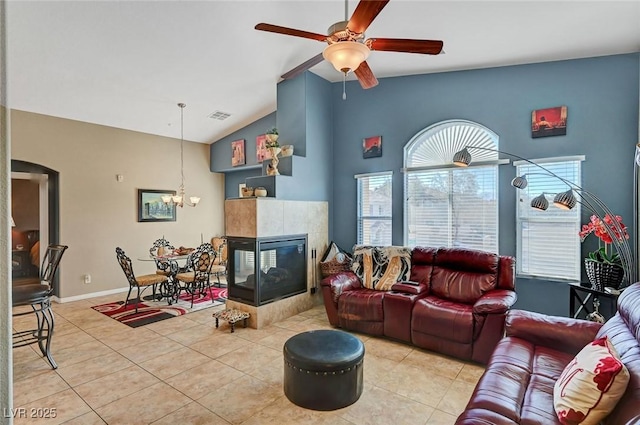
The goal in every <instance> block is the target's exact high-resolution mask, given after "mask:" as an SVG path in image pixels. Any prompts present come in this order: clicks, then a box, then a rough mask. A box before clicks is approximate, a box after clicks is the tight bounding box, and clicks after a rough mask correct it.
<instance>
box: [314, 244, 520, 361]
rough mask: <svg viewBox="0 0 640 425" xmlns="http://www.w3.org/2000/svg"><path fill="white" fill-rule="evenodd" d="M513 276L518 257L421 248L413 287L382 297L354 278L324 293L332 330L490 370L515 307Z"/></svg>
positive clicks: (414, 257)
mask: <svg viewBox="0 0 640 425" xmlns="http://www.w3.org/2000/svg"><path fill="white" fill-rule="evenodd" d="M514 274H515V260H514V258H513V257H507V256H499V255H497V254H493V253H488V252H483V251H475V250H469V249H462V248H430V247H416V248H414V249H413V250H412V252H411V277H410V281H411V283H406V282H400V283H396V284H395V285H393V287H392V290H391V291H386V292H385V291H375V290H371V289H367V288H364V287H363V286H362V285H361V282H360V279H359V278H358V277H357V276H356V275H355V274H354V273H353V272H350V271H348V272H341V273H338V274H335V275H332V276H329V277H326V278H325V279H323V280H322V283H321V286H322V293H323V297H324V305H325V309H326V311H327V316H328V318H329V322H330V323H331V325H333V326H337V327H340V328H344V329H350V330H354V331H358V332H363V333H367V334H371V335H379V336H386V337H389V338H393V339H396V340H400V341H403V342H407V343H412V344H414V345H416V346H418V347H422V348H426V349H428V350H431V351H437V352H440V353H443V354H447V355H450V356H453V357H457V358H460V359H464V360H472V361H475V362H478V363H486V362H487V361H488V359H489V357H490V355H491V352H492V351H493V349H494V348H495V346H496V344H497V343H498V341H499V340H500V339H501V338H502V336H503V335H504V320H505V315H506V312H507V311H508V310H509V308H510V307H511V306H512V305H513V303H515V301H516V293H515V290H514V288H515V279H514Z"/></svg>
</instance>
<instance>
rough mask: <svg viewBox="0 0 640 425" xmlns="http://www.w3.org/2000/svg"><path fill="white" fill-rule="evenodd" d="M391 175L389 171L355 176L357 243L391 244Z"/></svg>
mask: <svg viewBox="0 0 640 425" xmlns="http://www.w3.org/2000/svg"><path fill="white" fill-rule="evenodd" d="M391 177H392V173H391V172H384V173H376V174H363V175H358V176H356V179H357V181H358V244H364V245H391V221H392V198H391V185H392V180H391Z"/></svg>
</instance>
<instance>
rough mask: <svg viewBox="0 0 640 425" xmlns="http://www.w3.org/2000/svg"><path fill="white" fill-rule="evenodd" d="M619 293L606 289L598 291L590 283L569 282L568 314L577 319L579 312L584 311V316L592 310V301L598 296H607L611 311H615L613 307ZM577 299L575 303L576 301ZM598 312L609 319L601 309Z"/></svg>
mask: <svg viewBox="0 0 640 425" xmlns="http://www.w3.org/2000/svg"><path fill="white" fill-rule="evenodd" d="M619 295H620V294H619V293H609V292H606V291H598V290H596V289H593V288H592V287H591V284H590V283H582V284H581V283H577V282H570V283H569V316H570V317H573V318H574V319H577V318H579V317H580V314H581V313H583V312H584V317H586V316H587V315H588V314H589V313H592V312H593V311H594V308H593V303H594V302H596V300H598V299H599V298H607V299H609V300H610V303H612V304H613V308H612V309H611V310H612V311H614V312H615V307H616V304H617V302H618V296H619ZM576 301H577V303H576ZM600 314H602V315H603V316H605V318H606V319H609V317H607V316H606V315H605V314H603V312H602V311H600Z"/></svg>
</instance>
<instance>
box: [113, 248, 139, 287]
mask: <svg viewBox="0 0 640 425" xmlns="http://www.w3.org/2000/svg"><path fill="white" fill-rule="evenodd" d="M116 258H117V259H118V263H119V264H120V267H122V271H123V272H124V275H125V276H126V277H127V280H128V281H129V285H131V286H138V281H137V280H136V276H135V275H134V274H133V265H132V264H131V258H129V257H127V254H125V253H124V250H123V249H122V248H120V247H117V248H116Z"/></svg>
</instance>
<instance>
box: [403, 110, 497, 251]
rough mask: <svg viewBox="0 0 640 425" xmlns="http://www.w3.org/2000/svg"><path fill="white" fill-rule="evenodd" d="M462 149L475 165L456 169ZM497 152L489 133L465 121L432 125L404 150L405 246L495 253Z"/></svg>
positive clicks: (491, 133) (494, 137) (480, 126)
mask: <svg viewBox="0 0 640 425" xmlns="http://www.w3.org/2000/svg"><path fill="white" fill-rule="evenodd" d="M465 147H466V148H469V151H470V152H471V154H472V155H473V162H472V163H471V165H470V166H469V167H464V168H460V167H456V166H455V165H453V162H452V159H453V156H454V155H455V153H456V152H458V151H460V150H462V149H464V148H465ZM471 147H479V148H484V149H489V150H482V149H472V148H471ZM495 149H498V136H497V135H496V134H495V133H494V132H493V131H491V130H489V129H488V128H486V127H484V126H482V125H480V124H477V123H474V122H471V121H465V120H450V121H443V122H440V123H437V124H434V125H432V126H430V127H428V128H426V129H424V130H422V131H420V132H419V133H418V134H416V135H415V136H414V137H413V138H412V139H411V140H410V141H409V143H407V144H406V145H405V147H404V172H405V177H404V193H405V197H404V214H405V216H404V244H405V245H408V246H411V247H413V246H434V247H440V246H446V247H466V248H471V249H480V250H484V251H489V252H496V253H497V252H498V164H499V163H500V161H499V159H498V152H496V151H494V150H495Z"/></svg>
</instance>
